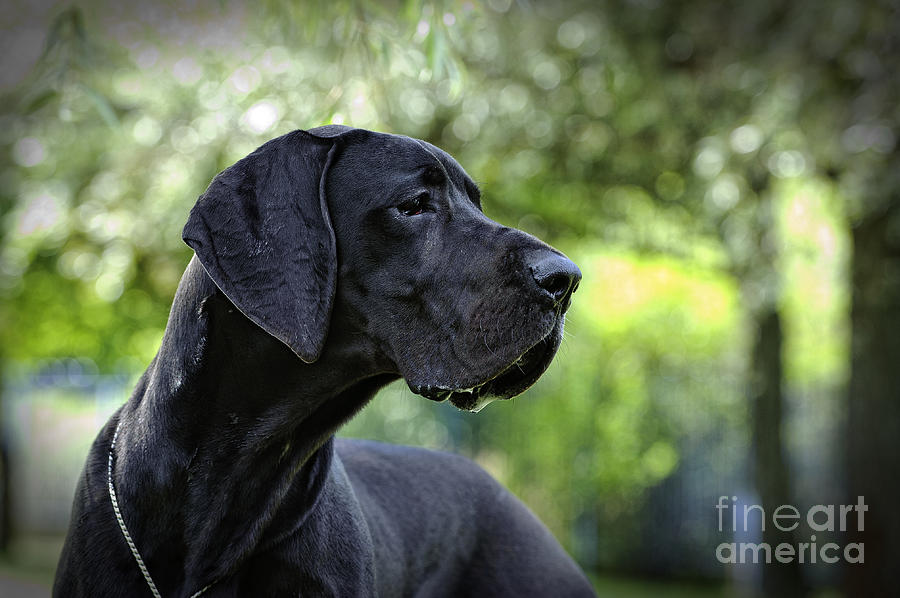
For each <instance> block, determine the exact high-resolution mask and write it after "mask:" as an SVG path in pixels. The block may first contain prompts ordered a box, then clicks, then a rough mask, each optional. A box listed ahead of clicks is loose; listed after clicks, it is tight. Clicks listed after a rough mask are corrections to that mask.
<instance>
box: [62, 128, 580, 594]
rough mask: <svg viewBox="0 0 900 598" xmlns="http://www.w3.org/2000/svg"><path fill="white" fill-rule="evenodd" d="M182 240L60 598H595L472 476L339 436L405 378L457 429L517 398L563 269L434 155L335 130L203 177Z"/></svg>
mask: <svg viewBox="0 0 900 598" xmlns="http://www.w3.org/2000/svg"><path fill="white" fill-rule="evenodd" d="M183 236H184V240H185V242H186V243H187V244H188V245H189V246H190V247H191V248H192V249H193V250H194V253H195V255H194V257H193V259H192V260H191V261H190V263H189V264H188V266H187V269H186V270H185V273H184V276H183V277H182V279H181V283H180V285H179V287H178V291H177V293H176V295H175V299H174V302H173V304H172V311H171V314H170V316H169V321H168V325H167V327H166V332H165V336H164V337H163V340H162V345H161V346H160V349H159V352H158V353H157V355H156V357H155V358H154V360H153V362H152V363H151V364H150V366H149V367H148V369H147V371H146V373H145V374H144V375H143V377H142V378H141V379H140V381H139V383H138V385H137V388H135V390H134V394H133V395H132V396H131V398H130V399H129V401H128V402H127V403H126V404H125V405H124V406H123V407H122V408H121V409H119V411H118V412H116V413H115V414H114V415H113V417H112V418H111V419H110V421H109V422H108V423H107V424H106V426H105V427H104V428H103V430H102V431H101V432H100V434H99V436H98V437H97V439H96V441H95V442H94V445H93V447H92V448H91V451H90V454H89V456H88V459H87V463H86V465H85V468H84V473H83V474H82V477H81V480H80V483H79V486H78V489H77V491H76V496H75V505H74V509H73V512H72V523H71V528H70V530H69V535H68V538H67V540H66V545H65V548H64V549H63V554H62V557H61V560H60V564H59V569H58V571H57V576H56V585H55V588H54V593H55V595H57V596H60V597H69V596H90V597H94V598H96V597H102V596H152V595H157V596H166V597H168V596H177V597H185V598H186V597H189V596H196V595H204V596H254V597H255V596H304V597H307V596H310V597H316V596H340V597H344V596H382V597H393V596H417V597H431V596H447V597H461V596H473V597H479V598H482V597H488V596H512V597H516V598H521V597H525V596H541V597H544V596H548V597H550V596H552V597H563V596H592V595H593V591H592V590H591V586H590V584H589V583H588V581H587V579H586V578H585V576H584V574H583V573H582V572H581V571H580V570H579V568H578V567H577V566H576V564H575V563H574V562H573V561H572V559H571V558H570V557H569V556H568V555H567V554H566V553H565V551H564V550H563V549H562V548H561V547H560V545H559V544H558V543H557V541H556V540H555V539H554V538H553V537H552V535H551V534H550V533H549V532H548V531H547V529H546V528H545V527H544V525H543V524H541V523H540V522H539V521H538V520H537V518H536V517H535V516H534V515H533V514H532V513H531V512H530V511H529V510H528V509H527V508H526V507H525V506H524V505H523V504H522V503H521V502H519V501H518V500H517V499H516V498H515V497H513V496H512V495H511V494H510V493H509V492H507V491H506V490H505V489H504V488H503V487H502V486H500V485H499V484H498V483H497V482H496V481H494V480H493V479H492V478H491V477H490V476H488V475H487V474H486V473H485V472H484V471H483V470H481V469H480V468H479V467H478V466H476V465H475V464H473V463H472V462H471V461H469V460H466V459H463V458H461V457H457V456H453V455H449V454H444V453H437V452H433V451H426V450H422V449H415V448H408V447H397V446H390V445H384V444H379V443H374V442H363V441H350V440H335V439H334V433H335V431H336V430H337V429H338V428H339V427H340V426H341V424H343V423H344V422H345V421H347V420H348V419H349V418H350V417H352V416H353V414H354V413H356V412H357V411H358V410H359V409H360V408H361V407H362V406H363V405H365V403H366V402H367V401H369V400H370V399H371V398H372V396H373V395H374V394H375V392H376V391H377V390H378V389H379V388H381V387H382V386H384V385H385V384H387V383H388V382H391V381H392V380H395V379H397V378H400V377H402V378H403V379H404V380H405V381H406V383H407V384H408V385H409V387H410V389H412V391H413V392H415V393H417V394H420V395H422V396H424V397H427V398H428V399H432V400H435V401H444V400H448V401H450V402H451V403H453V404H454V405H456V406H457V407H459V408H460V409H465V410H473V411H477V410H479V409H481V408H482V407H483V406H484V405H485V404H487V403H488V402H489V401H491V400H492V399H509V398H511V397H513V396H515V395H517V394H519V393H521V392H523V391H524V390H525V389H527V388H528V387H529V386H531V385H532V384H533V383H534V381H535V380H536V379H537V378H538V377H539V376H540V375H541V374H542V373H543V372H544V370H545V369H546V368H547V366H548V365H549V363H550V361H551V359H552V358H553V356H554V354H555V353H556V350H557V347H558V346H559V343H560V339H561V338H562V334H563V322H564V317H565V312H566V309H567V308H568V307H569V301H570V299H571V296H572V293H573V292H574V291H575V289H576V287H577V286H578V281H579V279H580V277H581V273H580V272H579V270H578V268H577V267H576V266H575V264H573V263H572V262H571V261H569V260H568V259H567V258H566V257H565V256H564V255H562V254H561V253H560V252H558V251H556V250H555V249H553V248H551V247H549V246H548V245H546V244H544V243H542V242H541V241H539V240H538V239H535V238H534V237H532V236H530V235H527V234H525V233H523V232H521V231H518V230H516V229H512V228H508V227H505V226H501V225H499V224H497V223H496V222H493V221H491V220H489V219H488V218H487V217H486V216H484V214H483V213H482V211H481V204H480V195H479V190H478V187H477V186H476V185H475V183H473V182H472V179H471V178H469V176H468V175H467V174H466V173H465V171H464V170H463V169H462V168H461V167H460V166H459V165H458V164H457V163H456V162H455V161H454V160H453V158H451V157H450V156H449V155H448V154H446V153H445V152H443V151H441V150H440V149H438V148H436V147H434V146H432V145H430V144H428V143H425V142H423V141H418V140H415V139H411V138H408V137H402V136H395V135H386V134H382V133H374V132H370V131H364V130H360V129H351V128H348V127H339V126H327V127H321V128H318V129H313V130H310V131H295V132H293V133H289V134H287V135H284V136H283V137H279V138H278V139H275V140H273V141H270V142H268V143H266V144H265V145H263V146H262V147H260V148H259V149H257V150H256V151H255V152H253V153H252V154H250V155H249V156H247V157H246V158H244V159H243V160H241V161H239V162H238V163H236V164H234V165H233V166H231V167H230V168H228V169H227V170H225V171H223V172H222V173H220V174H219V175H218V176H217V177H216V178H215V179H214V180H213V181H212V183H211V184H210V185H209V188H208V189H207V190H206V192H205V193H204V194H203V195H201V196H200V198H199V200H198V201H197V203H196V205H195V206H194V208H193V209H192V210H191V213H190V216H189V217H188V219H187V225H186V226H185V228H184V234H183ZM560 433H564V431H560Z"/></svg>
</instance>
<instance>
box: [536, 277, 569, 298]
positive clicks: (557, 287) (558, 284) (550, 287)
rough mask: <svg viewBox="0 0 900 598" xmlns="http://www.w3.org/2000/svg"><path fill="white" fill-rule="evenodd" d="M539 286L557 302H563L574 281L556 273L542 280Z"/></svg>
mask: <svg viewBox="0 0 900 598" xmlns="http://www.w3.org/2000/svg"><path fill="white" fill-rule="evenodd" d="M538 284H540V285H541V288H543V289H544V290H545V291H547V292H548V293H550V294H551V295H553V298H554V299H556V300H557V301H560V300H562V298H563V297H564V296H565V295H566V293H567V292H568V290H569V288H570V287H571V285H572V279H571V278H569V277H568V276H566V275H565V274H562V273H556V274H552V275H550V276H548V277H547V278H545V279H544V280H541V281H540V282H539V283H538Z"/></svg>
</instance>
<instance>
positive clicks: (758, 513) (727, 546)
mask: <svg viewBox="0 0 900 598" xmlns="http://www.w3.org/2000/svg"><path fill="white" fill-rule="evenodd" d="M716 510H717V511H718V512H719V532H720V533H724V532H727V531H730V532H732V533H734V534H735V535H743V536H747V535H753V536H756V535H761V534H762V532H764V531H765V530H766V525H769V524H771V525H773V526H774V527H775V528H776V529H778V530H780V531H782V532H793V531H794V530H796V529H797V528H798V527H800V525H801V522H804V523H805V527H808V528H809V536H808V538H809V541H807V542H799V543H797V544H796V545H794V544H790V543H787V542H782V543H780V544H776V545H775V546H772V545H770V544H768V543H766V542H722V543H721V544H719V546H718V547H717V548H716V559H718V561H719V562H720V563H730V564H737V563H740V564H744V563H771V562H772V560H773V559H774V560H775V561H777V562H779V563H791V562H795V561H796V562H798V563H819V562H821V563H837V562H838V561H840V560H841V559H843V560H844V562H847V563H863V562H865V546H864V544H863V543H862V542H850V543H849V544H845V545H844V546H840V545H839V544H836V543H834V542H825V543H821V542H817V541H816V533H817V532H819V533H823V532H828V533H833V532H838V531H840V532H846V531H848V530H850V531H852V530H853V529H855V530H856V531H860V532H861V531H864V530H865V514H866V511H868V510H869V507H868V505H866V503H865V500H864V497H862V496H859V497H857V502H856V504H855V505H815V506H812V507H810V508H809V510H808V511H806V513H805V514H803V513H801V511H800V509H798V508H797V507H795V506H793V505H781V506H779V507H776V508H775V509H774V510H773V511H772V512H771V513H770V514H769V515H768V517H767V514H766V512H765V510H764V509H763V507H762V505H748V504H742V505H739V504H738V499H737V497H736V496H732V497H731V499H730V500H729V497H727V496H720V497H719V502H718V503H716Z"/></svg>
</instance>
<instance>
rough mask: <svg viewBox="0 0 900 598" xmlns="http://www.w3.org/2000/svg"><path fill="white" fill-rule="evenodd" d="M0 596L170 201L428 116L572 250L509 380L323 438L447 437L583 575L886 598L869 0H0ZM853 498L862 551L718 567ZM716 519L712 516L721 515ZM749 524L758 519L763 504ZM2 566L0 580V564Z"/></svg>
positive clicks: (883, 356)
mask: <svg viewBox="0 0 900 598" xmlns="http://www.w3.org/2000/svg"><path fill="white" fill-rule="evenodd" d="M0 17H2V19H0V22H2V33H0V94H2V96H0V222H2V228H0V376H2V394H0V426H2V427H0V430H2V435H0V446H2V455H3V459H2V467H0V474H2V475H0V478H2V482H0V490H2V492H0V496H2V499H0V506H2V519H0V547H2V552H0V580H2V581H0V593H2V594H3V595H4V596H12V595H17V593H19V594H21V595H46V594H47V593H48V588H49V584H50V583H51V580H52V575H53V570H54V568H55V566H56V559H57V557H58V553H59V549H60V547H61V543H62V537H63V534H64V532H65V529H66V526H67V524H68V517H69V512H70V508H71V500H72V495H73V492H74V485H75V481H76V478H77V476H78V474H79V472H80V470H81V467H82V463H83V461H84V458H85V455H86V452H87V449H88V446H89V445H90V443H91V441H92V440H93V437H94V435H95V434H96V432H97V431H98V430H99V427H100V425H101V424H102V422H104V421H105V419H106V418H107V417H108V416H109V414H110V413H111V412H112V411H113V410H114V409H115V408H116V407H117V406H119V405H120V404H121V403H122V402H123V401H125V400H126V399H127V397H128V395H129V393H130V391H131V387H132V385H133V384H134V382H135V380H136V378H137V376H139V375H140V373H141V372H142V371H143V369H144V368H145V367H146V365H147V364H148V363H149V361H150V359H151V358H152V357H153V355H154V354H155V352H156V349H157V348H158V345H159V342H160V339H161V336H162V332H163V328H164V326H165V322H166V317H167V314H168V309H169V306H170V304H171V300H172V297H173V294H174V290H175V287H176V284H177V283H178V280H179V278H180V276H181V273H182V271H183V269H184V267H185V265H186V264H187V262H188V260H189V258H190V256H191V253H190V250H189V249H188V248H187V247H186V246H185V245H184V244H183V243H182V241H181V234H180V233H181V228H182V225H183V223H184V222H185V220H186V216H187V213H188V210H189V209H190V207H191V206H192V205H193V203H194V201H195V199H196V198H197V196H198V195H199V194H200V193H202V192H203V190H204V189H205V187H206V185H207V184H208V182H209V181H210V179H211V178H212V177H213V176H214V175H215V174H216V173H217V172H218V171H220V170H221V169H223V168H225V167H227V166H229V165H230V164H232V163H233V162H234V161H236V160H237V159H239V158H241V157H243V156H244V155H246V154H247V153H249V152H250V151H252V150H253V149H254V148H255V147H257V146H258V145H260V144H261V143H262V142H264V141H266V140H268V139H270V138H272V137H275V136H278V135H280V134H282V133H285V132H288V131H291V130H293V129H296V128H310V127H314V126H317V125H320V124H325V123H344V124H350V125H354V126H358V127H363V128H370V129H377V130H381V131H386V132H393V133H400V134H405V135H410V136H414V137H419V138H423V139H426V140H428V141H430V142H432V143H434V144H436V145H438V146H440V147H442V148H444V149H446V150H448V151H449V152H451V153H452V154H453V155H454V156H455V157H456V158H457V159H458V160H459V162H460V163H461V164H462V165H463V166H464V167H465V168H466V169H467V171H468V172H469V173H470V174H471V175H472V176H473V178H475V180H477V181H478V182H479V183H480V185H481V187H482V189H483V191H484V207H485V211H486V213H487V214H488V215H489V216H490V217H491V218H493V219H495V220H498V221H500V222H502V223H504V224H508V225H511V226H516V227H519V228H522V229H525V230H527V231H529V232H532V233H534V234H536V235H538V236H540V237H541V238H543V239H545V240H547V241H548V242H550V243H552V244H554V245H555V246H557V247H559V248H560V249H562V250H563V251H565V252H566V253H567V254H568V255H569V256H570V257H571V258H573V259H574V260H575V261H576V262H577V263H578V264H579V265H580V266H581V269H582V271H583V272H584V281H583V283H582V285H581V287H580V289H579V292H578V294H577V295H576V296H575V301H574V304H573V307H572V310H571V312H570V317H569V319H568V324H567V334H566V340H565V341H564V344H563V346H562V348H561V350H560V353H559V355H558V357H557V359H556V361H555V363H554V364H553V365H552V366H551V368H550V369H549V370H548V372H547V373H546V374H545V376H544V377H543V378H542V379H541V380H540V381H539V383H538V384H537V385H536V386H535V387H534V388H533V389H532V390H530V391H529V392H528V393H526V394H525V395H524V396H521V397H519V398H518V399H516V400H514V401H508V402H502V403H494V404H492V405H490V407H488V408H487V409H486V410H485V411H484V412H482V413H480V414H477V415H473V414H466V413H460V412H457V411H456V410H454V409H453V408H452V407H451V406H449V405H438V404H434V403H432V402H430V401H426V400H423V399H421V398H420V397H416V396H413V395H411V394H410V393H409V391H408V390H406V389H405V386H404V385H403V384H402V383H401V384H396V385H392V386H390V387H388V388H387V389H386V390H384V391H383V392H381V393H380V394H379V395H378V396H377V397H376V398H375V400H374V401H373V402H372V403H371V404H370V405H369V406H368V407H366V409H365V410H364V411H363V412H362V413H361V414H360V415H359V416H358V417H357V418H356V419H355V420H354V421H352V422H351V423H350V424H349V425H348V426H347V427H346V428H345V429H344V430H343V431H342V434H345V435H349V436H360V437H367V438H376V439H381V440H386V441H390V442H395V443H407V444H414V445H420V446H427V447H433V448H437V449H443V450H450V451H455V452H458V453H462V454H466V455H468V456H470V457H472V458H474V459H475V460H476V461H478V462H479V463H480V464H482V465H483V466H484V467H485V468H487V469H488V470H489V471H490V472H491V473H492V474H494V475H495V476H496V477H497V478H498V479H499V480H501V481H502V482H503V483H504V484H505V485H507V486H508V487H509V488H510V489H512V490H513V491H514V492H515V493H516V494H517V495H518V496H519V497H521V498H522V499H523V500H524V501H525V502H526V503H527V504H528V505H529V506H530V507H531V508H532V509H533V510H534V511H535V512H536V513H537V514H538V515H539V516H540V517H541V518H542V519H543V520H544V521H545V522H546V523H547V525H548V526H549V527H550V528H551V529H552V530H553V532H554V533H555V534H556V536H557V537H558V538H559V539H560V541H561V542H562V543H563V545H564V546H565V547H566V548H567V549H568V550H569V551H570V553H571V554H572V555H573V556H574V557H575V558H576V559H577V560H578V561H579V563H580V564H581V565H582V566H583V567H584V568H585V570H586V571H588V573H589V574H590V575H591V577H592V579H593V580H594V582H595V584H596V586H597V589H598V591H599V592H600V593H601V595H610V596H735V595H739V596H753V595H766V596H804V595H817V596H840V595H846V596H882V595H884V596H886V595H896V594H895V592H896V591H897V590H896V586H897V584H896V582H894V580H893V575H894V571H893V568H894V567H895V564H896V563H898V562H900V521H898V519H900V514H898V512H897V509H898V507H897V499H896V497H897V496H898V485H900V467H898V446H897V445H898V440H900V340H898V339H900V334H898V333H900V206H898V204H900V161H898V159H897V158H898V144H897V135H898V124H900V103H898V97H900V89H898V88H900V78H898V74H897V73H898V70H897V67H898V65H900V60H898V55H900V36H898V33H900V17H898V3H897V2H895V1H892V0H882V1H879V0H871V1H868V2H860V1H851V0H821V1H818V2H812V1H809V2H802V1H798V2H789V3H788V2H780V1H776V0H756V1H755V2H727V1H724V2H723V1H719V0H715V1H714V0H695V1H689V2H678V1H663V0H605V1H591V2H574V1H561V2H553V3H550V2H539V1H537V0H530V1H528V0H488V1H485V2H476V1H474V0H473V1H466V2H459V1H451V0H447V1H445V2H423V1H421V0H408V1H402V2H401V1H393V2H391V1H382V2H374V1H373V2H348V1H345V0H332V1H331V2H296V3H283V2H277V1H274V0H259V1H257V2H253V3H242V2H239V1H235V0H221V1H219V2H213V1H210V2H204V1H200V0H194V1H182V2H162V1H154V2H142V3H126V2H99V1H95V2H91V1H84V2H78V3H72V2H54V1H47V0H38V1H35V0H6V1H5V2H4V3H3V4H2V5H0ZM860 495H863V496H865V502H866V504H867V505H868V506H869V511H868V512H867V513H866V520H865V529H864V530H858V529H856V527H855V526H852V525H851V527H850V531H848V532H847V533H845V534H841V533H840V532H837V533H834V534H829V533H827V532H826V533H818V538H817V541H818V542H819V544H820V545H821V544H822V543H825V542H829V541H833V542H835V543H837V544H838V545H839V546H840V547H844V546H846V545H847V544H848V543H850V542H864V543H865V562H864V563H858V564H847V563H846V562H845V560H844V559H841V560H840V562H838V563H835V564H828V563H823V562H821V561H818V562H816V563H809V562H807V563H804V564H799V563H797V562H796V561H795V562H793V563H788V564H779V563H777V562H773V563H772V564H761V563H757V564H754V563H753V562H752V560H749V559H748V562H745V563H740V562H738V563H722V562H720V561H721V559H720V558H717V547H719V546H720V544H721V543H730V542H757V543H758V542H768V543H771V545H772V546H773V547H774V546H775V545H776V544H777V543H779V542H788V543H792V544H794V545H796V544H797V543H798V542H809V541H810V534H811V533H816V532H811V531H810V528H809V527H808V525H807V524H806V523H805V522H803V523H802V524H801V525H800V527H799V528H798V529H797V530H795V531H794V532H793V533H783V532H779V531H778V530H777V529H775V528H774V526H772V525H768V526H766V527H765V530H764V531H763V530H762V529H761V528H762V526H761V525H760V523H759V520H758V519H751V522H755V523H753V524H751V525H749V526H741V525H739V526H737V530H734V529H732V526H730V525H727V524H726V526H725V528H724V530H721V531H720V529H719V521H718V514H719V512H718V511H717V510H716V508H715V505H716V504H717V502H718V501H719V497H720V496H726V497H729V499H730V498H731V497H734V501H735V502H736V504H741V505H746V504H758V505H761V506H762V507H763V508H764V509H765V510H766V513H767V514H769V513H771V512H772V510H774V508H775V507H777V506H779V505H784V504H789V505H795V506H796V507H797V508H798V509H799V510H800V512H801V513H805V512H806V509H808V508H810V506H812V505H816V504H826V505H827V504H851V503H856V502H857V499H856V497H857V496H860ZM726 521H728V519H726ZM769 523H771V519H770V520H769ZM4 584H5V585H4Z"/></svg>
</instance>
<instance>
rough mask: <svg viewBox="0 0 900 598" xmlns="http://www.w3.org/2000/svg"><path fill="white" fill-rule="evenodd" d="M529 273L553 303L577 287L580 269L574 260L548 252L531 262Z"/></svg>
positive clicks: (561, 300)
mask: <svg viewBox="0 0 900 598" xmlns="http://www.w3.org/2000/svg"><path fill="white" fill-rule="evenodd" d="M531 273H532V275H534V280H535V281H536V282H537V284H538V286H539V287H541V288H542V289H544V290H545V291H547V292H548V293H550V296H551V297H553V302H554V303H555V304H559V303H562V302H563V301H565V300H566V298H568V297H569V295H571V294H572V293H573V292H575V289H576V288H577V287H578V282H579V281H580V280H581V270H579V269H578V266H576V265H575V262H573V261H572V260H570V259H569V258H567V257H565V256H562V255H559V254H557V253H550V254H549V255H546V256H544V257H542V258H541V259H539V260H538V261H537V262H535V263H534V264H532V266H531Z"/></svg>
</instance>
